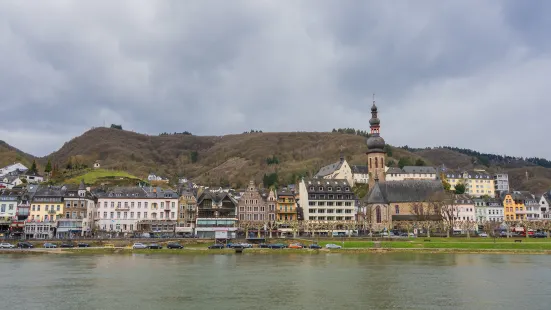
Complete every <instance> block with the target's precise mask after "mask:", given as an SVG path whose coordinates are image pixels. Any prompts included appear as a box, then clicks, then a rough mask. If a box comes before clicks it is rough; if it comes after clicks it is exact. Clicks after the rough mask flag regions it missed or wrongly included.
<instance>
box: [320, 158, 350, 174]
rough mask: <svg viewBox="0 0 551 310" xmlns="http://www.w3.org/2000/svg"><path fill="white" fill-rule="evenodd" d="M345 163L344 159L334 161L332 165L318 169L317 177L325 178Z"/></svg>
mask: <svg viewBox="0 0 551 310" xmlns="http://www.w3.org/2000/svg"><path fill="white" fill-rule="evenodd" d="M343 163H344V160H339V161H338V162H336V163H332V164H330V165H327V166H324V167H321V169H320V170H319V171H318V173H317V174H316V175H315V177H318V178H323V177H324V176H326V175H330V174H331V173H333V172H335V171H337V170H339V169H341V166H342V164H343Z"/></svg>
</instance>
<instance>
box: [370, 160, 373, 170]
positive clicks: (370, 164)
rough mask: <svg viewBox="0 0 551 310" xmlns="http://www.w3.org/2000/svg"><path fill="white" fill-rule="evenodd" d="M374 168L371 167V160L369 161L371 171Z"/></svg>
mask: <svg viewBox="0 0 551 310" xmlns="http://www.w3.org/2000/svg"><path fill="white" fill-rule="evenodd" d="M371 168H373V167H371V158H370V159H369V169H371Z"/></svg>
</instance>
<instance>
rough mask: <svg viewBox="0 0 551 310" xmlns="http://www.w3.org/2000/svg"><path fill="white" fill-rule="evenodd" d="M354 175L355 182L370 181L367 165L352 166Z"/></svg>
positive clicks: (365, 182)
mask: <svg viewBox="0 0 551 310" xmlns="http://www.w3.org/2000/svg"><path fill="white" fill-rule="evenodd" d="M351 170H352V177H353V179H354V184H367V183H368V182H369V172H368V171H367V166H358V165H353V166H351Z"/></svg>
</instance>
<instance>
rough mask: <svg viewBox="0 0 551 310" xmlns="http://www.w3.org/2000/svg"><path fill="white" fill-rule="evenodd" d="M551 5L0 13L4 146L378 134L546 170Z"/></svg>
mask: <svg viewBox="0 0 551 310" xmlns="http://www.w3.org/2000/svg"><path fill="white" fill-rule="evenodd" d="M549 16H551V1H546V0H542V1H537V0H532V1H479V0H474V1H465V0H458V1H441V0H434V1H389V0H385V1H337V0H335V1H318V0H316V1H314V0H312V1H302V2H301V1H262V0H250V1H237V0H232V1H227V0H220V1H205V0H200V1H182V0H176V1H153V0H145V1H138V0H128V1H116V0H105V1H98V0H93V1H84V0H80V1H71V0H65V1H61V0H60V1H54V0H48V1H4V0H0V112H1V113H2V126H0V140H4V141H6V142H7V143H9V144H11V145H13V146H15V147H18V148H20V149H21V150H23V151H25V152H29V153H31V154H34V155H37V156H43V155H46V154H49V153H50V152H52V151H55V150H57V149H59V148H60V147H61V146H62V145H63V143H64V142H65V141H67V140H69V139H71V138H73V137H75V136H78V135H80V134H82V133H83V132H84V131H86V130H88V129H90V128H91V127H93V126H95V127H98V126H102V125H103V124H104V123H105V124H106V125H110V124H111V123H116V124H122V126H123V127H124V128H125V129H129V130H135V131H138V132H143V133H149V134H158V133H161V132H165V131H166V132H175V131H176V132H182V131H186V130H187V131H191V132H192V133H194V134H197V135H223V134H229V133H241V132H243V131H245V130H250V129H261V130H263V131H297V130H298V131H330V130H331V129H332V128H338V127H353V128H357V129H364V130H367V129H369V123H368V121H369V117H370V114H369V112H370V110H369V108H370V106H371V97H372V93H376V100H377V104H378V106H379V110H380V112H381V113H380V119H381V126H382V127H381V134H382V136H383V137H384V138H385V139H386V141H387V143H390V144H392V145H404V144H407V145H410V146H416V147H425V146H439V145H453V146H458V147H465V148H471V149H475V150H479V151H485V152H493V153H499V154H510V155H516V156H540V157H546V158H551V146H550V145H549V143H548V142H547V141H549V139H548V134H549V133H550V132H551V122H550V121H549V119H550V117H549V115H550V114H551V104H550V102H549V98H551V87H550V86H551V82H550V81H551V53H550V52H551V39H550V38H551V18H549Z"/></svg>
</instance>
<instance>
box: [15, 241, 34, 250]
mask: <svg viewBox="0 0 551 310" xmlns="http://www.w3.org/2000/svg"><path fill="white" fill-rule="evenodd" d="M17 247H18V248H20V249H32V248H34V245H32V244H31V243H29V242H18V243H17Z"/></svg>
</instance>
